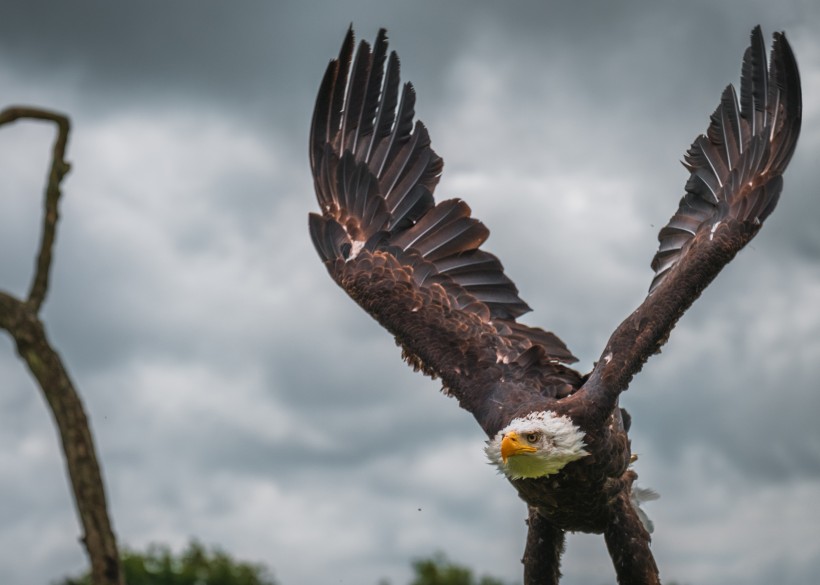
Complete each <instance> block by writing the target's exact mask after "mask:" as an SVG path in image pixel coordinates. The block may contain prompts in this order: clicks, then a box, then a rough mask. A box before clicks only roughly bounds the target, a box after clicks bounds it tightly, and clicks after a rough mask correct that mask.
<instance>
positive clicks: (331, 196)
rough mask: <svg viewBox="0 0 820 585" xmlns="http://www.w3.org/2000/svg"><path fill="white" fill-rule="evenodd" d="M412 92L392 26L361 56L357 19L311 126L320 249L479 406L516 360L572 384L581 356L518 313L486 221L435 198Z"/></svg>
mask: <svg viewBox="0 0 820 585" xmlns="http://www.w3.org/2000/svg"><path fill="white" fill-rule="evenodd" d="M414 102H415V92H414V90H413V87H412V85H410V84H409V83H408V84H405V85H404V86H403V87H401V90H400V84H399V60H398V57H397V56H396V54H395V52H391V53H390V55H389V56H388V54H387V36H386V33H385V31H384V30H381V31H380V32H379V34H378V37H377V38H376V42H375V44H374V45H373V48H372V50H371V47H370V45H369V44H368V43H367V42H365V41H362V42H360V43H359V46H358V49H357V50H356V51H355V55H354V40H353V31H352V30H350V31H349V32H348V34H347V37H346V38H345V40H344V43H343V45H342V49H341V51H340V53H339V57H338V59H336V60H334V61H331V63H330V65H329V66H328V68H327V72H326V73H325V76H324V79H323V81H322V85H321V88H320V89H319V95H318V97H317V99H316V109H315V111H314V116H313V123H312V127H311V132H310V163H311V169H312V171H313V177H314V181H315V188H316V196H317V199H318V201H319V205H320V207H321V211H322V213H321V215H318V214H311V215H310V234H311V237H312V239H313V243H314V245H315V246H316V249H317V251H318V252H319V256H320V257H321V258H322V260H323V261H324V263H325V266H326V267H327V269H328V271H329V272H330V275H331V276H332V277H333V279H334V280H335V281H336V282H337V283H338V284H339V286H341V287H342V288H343V289H345V291H347V293H348V294H349V295H350V296H351V297H352V298H353V299H354V300H355V301H356V302H357V303H359V305H361V306H362V307H363V308H364V309H365V310H366V311H367V312H368V313H370V314H371V315H372V316H373V317H374V318H376V319H377V320H378V321H379V322H380V323H381V324H382V325H383V326H384V327H385V328H386V329H388V330H389V331H390V332H391V333H392V334H393V335H395V337H396V340H397V341H398V342H399V344H400V345H401V346H402V347H403V349H404V356H405V358H406V359H407V361H408V362H409V363H410V364H411V365H413V366H414V367H415V368H416V369H421V370H423V371H424V372H425V373H427V374H430V375H433V376H439V377H441V378H442V380H443V382H444V384H445V386H446V388H447V389H448V390H449V391H450V392H451V393H453V394H454V395H455V396H456V397H457V398H458V399H459V401H460V403H461V404H462V406H464V407H465V408H467V409H468V410H471V411H472V412H473V413H474V414H475V413H476V410H477V409H478V408H480V407H481V404H478V402H480V400H481V398H480V397H478V396H476V395H474V394H475V393H476V392H477V390H476V389H477V388H482V387H483V388H486V387H487V386H488V384H490V383H491V382H492V380H493V379H498V378H499V377H500V376H501V375H502V370H503V369H504V368H505V367H507V366H510V365H512V366H516V367H518V366H521V367H523V369H529V370H533V371H535V370H538V371H539V372H540V375H542V376H547V377H548V378H551V381H552V382H553V385H552V386H550V385H549V384H547V385H546V386H547V387H548V390H547V392H548V393H549V392H553V393H554V394H555V395H560V394H561V393H567V392H569V391H572V390H574V389H575V387H577V386H578V385H580V384H579V380H580V378H579V376H578V374H577V373H576V372H574V371H573V370H570V369H568V368H566V367H564V366H562V365H560V363H559V362H565V363H569V362H572V361H575V358H574V357H573V356H572V354H571V353H570V352H569V351H568V350H567V348H566V346H565V345H564V344H563V343H562V342H561V341H560V340H559V339H558V338H557V337H556V336H555V335H553V334H552V333H548V332H546V331H543V330H541V329H536V328H531V327H527V326H525V325H522V324H520V323H516V322H515V319H516V318H517V317H519V316H520V315H522V314H523V313H525V312H527V311H529V310H530V309H529V307H528V306H527V304H526V303H525V302H524V301H522V300H521V298H520V297H519V296H518V290H517V289H516V287H515V285H514V284H513V282H512V281H511V280H510V279H509V278H508V277H507V276H506V275H505V274H504V271H503V268H502V266H501V263H500V262H499V261H498V259H497V258H496V257H495V256H493V255H492V254H489V253H487V252H485V251H483V250H481V249H479V247H480V246H481V244H482V243H483V242H484V241H485V240H486V239H487V237H488V235H489V230H488V229H487V228H486V227H485V226H484V225H483V224H482V223H481V222H480V221H478V220H476V219H474V218H472V217H470V208H469V207H468V206H467V204H466V203H464V202H463V201H460V200H458V199H450V200H447V201H442V202H440V203H438V204H436V203H435V201H434V199H433V190H434V188H435V186H436V184H437V183H438V179H439V175H440V174H441V169H442V160H441V158H439V157H438V155H436V153H435V152H434V151H433V149H432V148H431V147H430V138H429V136H428V134H427V129H426V128H425V126H424V125H423V124H422V123H421V122H419V121H416V122H415V123H414V122H413V116H414V110H413V107H414ZM534 365H537V368H534V367H532V366H534ZM549 388H553V390H549Z"/></svg>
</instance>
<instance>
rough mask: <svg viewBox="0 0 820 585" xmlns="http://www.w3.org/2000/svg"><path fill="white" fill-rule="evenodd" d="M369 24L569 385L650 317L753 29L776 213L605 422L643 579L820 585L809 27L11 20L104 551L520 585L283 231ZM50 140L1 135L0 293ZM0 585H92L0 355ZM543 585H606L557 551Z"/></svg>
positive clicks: (469, 9) (400, 369)
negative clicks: (194, 552) (765, 59)
mask: <svg viewBox="0 0 820 585" xmlns="http://www.w3.org/2000/svg"><path fill="white" fill-rule="evenodd" d="M351 22H352V23H353V24H354V27H355V29H356V32H357V35H358V36H360V37H365V38H368V39H372V38H374V37H375V34H376V31H377V29H378V28H379V27H382V26H383V27H386V28H387V29H388V32H389V36H390V39H391V48H393V49H396V50H397V51H398V53H399V55H400V56H401V59H402V77H403V79H404V80H406V81H412V82H413V83H414V85H415V87H416V90H417V92H418V104H417V113H418V117H419V118H420V119H422V120H423V121H424V122H425V123H426V124H427V126H428V127H429V129H430V133H431V137H432V140H433V146H434V148H435V149H436V151H437V152H438V153H439V154H440V155H441V156H442V157H443V158H444V160H445V168H444V174H443V176H442V179H441V182H440V184H439V186H438V188H437V191H436V195H437V197H438V198H439V199H443V198H450V197H461V198H464V199H465V200H466V201H468V202H469V204H470V206H471V207H472V209H473V214H474V216H476V217H478V218H480V219H481V220H482V221H484V222H485V223H486V224H487V226H488V227H489V228H490V229H491V230H492V236H491V237H490V239H489V241H488V242H487V244H486V245H485V248H486V249H488V250H490V251H492V252H493V253H495V254H496V255H498V256H499V257H500V258H501V260H502V261H503V262H504V265H505V268H506V272H507V274H508V275H510V276H511V277H512V278H513V279H514V280H515V282H516V284H517V285H518V287H519V289H520V291H521V295H522V297H523V298H524V299H525V300H526V301H527V302H528V303H529V304H530V305H531V306H532V307H533V308H534V311H533V313H531V314H529V315H527V316H526V317H525V319H524V320H525V321H526V322H527V323H531V324H535V325H539V326H542V327H544V328H546V329H550V330H552V331H555V332H556V333H557V334H558V335H559V336H560V337H561V338H562V339H563V340H564V341H565V342H566V343H567V345H568V346H569V347H570V349H571V350H572V351H573V353H575V354H576V355H578V356H579V358H580V359H581V361H580V364H579V365H578V367H579V369H580V370H583V371H586V370H588V369H589V368H590V367H591V366H592V363H593V361H594V360H596V359H597V358H598V355H599V353H600V351H601V349H602V348H603V347H604V344H605V342H606V339H607V337H608V335H609V334H610V333H611V332H612V330H613V329H614V328H615V327H616V326H617V324H618V323H619V322H620V321H621V320H622V319H623V318H624V317H626V316H627V315H628V314H629V312H630V311H632V310H633V309H634V308H635V307H636V306H637V305H638V303H640V301H641V300H642V298H643V296H644V295H645V294H646V290H647V288H648V285H649V282H650V280H651V271H650V270H649V266H648V264H649V261H650V259H651V258H652V256H653V254H654V252H655V250H656V247H657V232H658V230H659V228H660V227H661V226H662V225H664V224H665V222H666V221H667V220H668V219H669V217H670V215H671V214H672V213H673V211H674V210H675V209H676V206H677V202H678V199H679V198H680V196H681V195H682V194H683V185H684V182H685V180H686V171H685V169H683V168H682V167H681V165H680V164H679V161H680V159H681V158H682V156H683V153H684V152H685V150H686V148H687V147H688V146H689V144H690V143H691V141H692V139H693V138H694V137H695V136H696V135H697V134H699V133H701V132H703V131H704V130H705V129H706V126H707V124H708V116H709V114H710V113H711V112H712V111H713V110H714V108H715V106H716V105H717V103H718V99H719V96H720V92H721V91H722V90H723V88H724V87H725V86H726V84H728V83H735V84H737V83H738V80H739V74H740V62H741V58H742V55H743V51H744V49H745V47H746V46H747V43H748V39H749V32H750V31H751V29H752V27H753V26H754V25H756V24H761V25H762V27H763V29H764V32H765V33H766V35H767V38H768V35H770V34H771V33H772V32H773V31H775V30H784V31H786V34H787V36H788V39H789V41H790V42H791V44H792V47H793V48H794V51H795V53H796V56H797V59H798V63H799V65H800V68H801V74H802V79H803V91H804V98H803V102H804V120H803V131H802V135H801V139H800V143H799V144H798V148H797V151H796V153H795V156H794V158H793V160H792V163H791V166H790V168H789V169H788V171H787V172H786V174H785V187H784V191H783V195H782V198H781V201H780V204H779V206H778V208H777V210H776V212H775V213H774V214H773V215H772V216H771V217H770V218H769V219H768V220H767V222H766V225H765V227H764V229H763V230H762V231H761V233H760V235H759V236H758V237H757V238H756V239H755V240H754V241H753V242H752V243H751V244H750V246H748V247H747V249H745V250H744V251H743V252H742V253H741V254H739V255H738V257H737V258H736V259H735V261H734V262H732V264H730V265H729V266H728V267H727V268H726V269H725V270H724V272H723V273H722V274H721V275H720V277H719V278H718V279H717V281H716V282H715V283H714V284H713V285H712V286H710V287H709V289H708V290H707V291H706V292H705V293H704V295H703V296H702V298H701V299H699V300H698V302H697V303H696V304H695V306H694V307H693V308H692V309H691V310H690V311H689V312H688V313H687V314H686V316H685V317H684V318H683V319H682V320H681V322H680V323H679V325H678V326H677V327H676V329H675V330H674V331H673V333H672V336H671V338H670V341H669V343H668V344H667V345H666V346H665V347H664V350H663V353H662V354H661V355H659V356H656V357H653V358H652V359H651V360H650V361H649V362H648V364H647V366H646V367H645V368H644V371H643V372H641V374H640V375H639V376H637V377H636V379H635V380H634V382H633V384H632V387H631V388H630V390H629V391H628V392H627V393H626V394H625V395H624V396H623V399H622V403H623V405H624V406H626V407H627V408H628V409H629V410H630V412H631V413H632V415H633V431H632V435H633V449H634V451H636V452H637V453H638V454H639V456H640V459H639V461H638V463H637V467H636V469H637V471H638V473H639V474H640V477H641V479H640V482H641V484H642V485H646V486H651V487H652V488H654V489H656V490H657V491H659V492H660V493H661V495H662V498H661V499H660V500H659V501H658V502H652V503H651V504H649V506H648V512H649V514H650V515H651V516H652V518H653V520H654V521H655V526H656V531H655V534H654V536H653V550H654V552H655V554H656V557H657V560H658V564H659V566H660V568H661V574H662V575H663V576H664V577H665V579H667V580H676V581H678V582H681V583H691V584H697V585H709V584H718V583H720V584H729V585H731V584H740V583H744V584H752V585H756V584H760V585H762V584H764V583H770V582H773V581H777V582H778V583H784V584H793V585H804V584H805V583H808V582H811V581H812V579H813V578H814V577H815V576H816V575H817V574H818V572H820V513H818V512H817V511H816V502H817V499H818V496H820V426H818V425H817V423H816V418H817V414H818V412H820V392H818V391H817V386H818V382H817V381H818V380H819V379H820V231H819V230H818V229H817V225H816V224H817V218H818V217H820V199H818V197H817V185H818V184H820V167H818V165H817V153H818V151H819V150H820V105H818V104H820V41H819V40H818V38H817V34H816V30H817V27H818V25H820V8H818V7H816V6H814V5H813V4H811V3H808V2H801V1H800V0H793V1H787V2H780V3H777V5H775V3H773V2H741V1H740V0H736V1H735V0H732V1H727V2H721V3H713V2H705V1H704V2H694V3H686V5H684V4H683V3H670V2H667V3H646V2H638V1H634V2H618V3H614V2H589V3H566V2H564V3H558V2H554V3H553V2H549V3H547V2H534V1H521V2H515V3H498V2H473V1H470V2H468V1H466V0H464V1H459V2H448V3H446V4H445V3H439V2H432V1H429V2H414V3H400V4H399V3H397V4H396V5H395V6H388V5H387V3H384V2H375V1H358V2H328V3H326V4H324V5H320V4H318V3H317V4H308V3H305V2H295V1H294V2H276V3H269V2H243V3H241V4H228V3H222V2H192V1H184V2H173V3H166V2H141V3H132V4H129V5H114V4H101V3H91V2H79V3H78V2H74V3H70V4H69V3H51V2H43V1H34V2H26V3H15V4H14V6H9V7H4V14H3V18H2V19H0V104H2V105H3V106H5V105H11V104H31V105H39V106H43V107H47V108H52V109H57V110H61V111H63V112H65V113H67V114H68V115H69V116H70V117H71V119H72V124H73V126H72V136H71V139H70V144H69V150H68V157H69V159H70V160H71V162H72V163H73V167H72V171H71V173H70V174H69V175H68V176H67V178H66V181H65V183H64V199H63V201H62V204H61V205H62V207H61V213H62V219H61V222H60V225H59V233H58V241H57V247H56V257H55V261H54V265H53V278H52V284H51V288H50V292H49V296H48V299H47V301H46V305H45V314H44V317H45V321H46V326H47V328H48V331H49V334H50V337H51V338H52V340H53V342H54V345H55V346H56V348H57V350H58V351H59V352H60V353H61V355H62V357H63V358H64V360H65V361H66V363H67V364H68V367H69V370H70V372H71V375H72V377H73V378H74V380H75V382H76V384H77V386H78V388H79V390H80V392H81V394H82V396H83V399H84V401H85V404H86V407H87V409H88V411H89V414H90V419H91V423H92V425H93V431H94V434H95V437H96V439H97V442H98V448H99V451H100V455H101V460H102V463H103V466H104V469H103V471H104V474H105V478H106V483H107V487H108V490H109V496H110V506H111V512H112V515H113V519H114V523H115V530H116V532H117V534H118V537H119V539H120V541H121V542H122V543H124V544H126V545H128V546H131V547H142V546H144V545H146V544H147V543H149V542H152V541H158V542H165V543H170V544H172V545H173V546H175V547H180V546H182V545H183V544H184V543H185V542H186V541H187V540H188V538H189V537H191V536H196V537H198V538H200V539H202V540H203V541H204V542H206V543H214V544H219V545H221V546H222V547H224V548H225V549H226V550H228V551H230V552H231V553H232V554H235V555H236V556H238V557H241V558H246V559H251V560H255V561H261V562H265V563H266V564H268V565H269V566H270V567H271V568H272V569H273V571H274V573H275V575H276V576H277V577H278V578H279V579H280V580H281V581H282V583H283V584H284V585H289V584H302V583H328V582H337V581H339V580H341V581H342V582H346V583H357V584H367V583H372V584H374V583H376V582H377V581H378V579H380V578H389V579H391V581H392V582H393V583H396V584H398V583H401V582H403V580H406V579H407V577H408V574H409V569H408V561H409V560H410V559H411V558H414V557H418V556H422V555H428V554H430V553H432V552H433V551H435V550H439V549H440V550H444V551H446V552H447V553H448V554H449V555H450V556H451V557H452V558H453V559H455V560H457V561H459V562H462V563H464V564H467V565H470V566H472V567H474V568H476V569H477V570H478V571H479V572H487V573H491V574H494V575H497V576H500V577H503V578H506V579H508V580H510V581H514V580H517V579H520V570H521V565H520V562H519V558H520V556H521V552H522V550H523V543H524V536H525V526H524V522H523V520H524V516H525V510H524V505H523V503H521V502H520V501H518V500H517V498H516V497H515V494H514V492H513V490H512V489H511V488H510V487H509V485H508V484H507V483H506V481H505V480H504V479H503V478H502V477H500V476H498V475H497V474H495V473H494V471H493V470H492V468H490V467H489V466H488V465H486V464H485V459H484V456H483V452H482V447H483V441H484V437H483V435H482V433H481V431H480V429H479V428H478V426H477V425H475V423H474V422H473V420H472V419H471V417H470V416H469V415H468V414H467V413H465V412H463V411H461V410H459V408H458V405H457V404H456V403H455V401H453V400H451V399H448V398H447V397H445V396H443V395H442V394H441V393H440V392H438V388H439V385H438V384H437V383H436V382H433V381H430V380H429V379H426V378H423V377H421V376H420V375H419V374H414V373H413V372H412V371H411V370H410V369H409V368H407V367H406V366H405V365H404V364H403V363H402V361H401V359H400V350H399V348H397V347H396V346H395V344H394V342H393V340H392V339H391V337H390V336H389V335H388V334H387V333H386V332H385V331H384V330H382V329H381V328H380V327H379V326H378V324H376V323H375V322H374V321H373V320H372V319H370V317H368V316H367V315H366V314H364V313H363V312H362V311H361V310H360V309H359V308H358V307H356V305H355V304H354V303H352V302H351V301H350V300H349V299H348V298H347V297H346V296H345V294H344V293H343V292H342V291H341V290H340V289H338V288H337V287H335V285H334V284H333V283H332V282H331V281H330V279H328V277H327V275H326V274H325V271H324V269H323V267H322V266H321V264H320V263H319V262H318V260H317V258H316V253H315V251H314V250H313V249H312V245H311V243H310V239H309V237H308V234H307V217H306V216H307V213H308V212H309V211H312V210H314V209H315V208H316V204H315V199H314V196H313V185H312V179H311V177H310V173H309V168H308V162H307V132H308V127H309V122H310V116H311V111H312V107H313V100H314V98H315V92H316V90H317V88H318V85H319V81H320V79H321V76H322V74H323V72H324V69H325V67H326V65H327V62H328V60H329V59H331V58H332V57H334V56H335V55H336V53H337V51H338V47H339V44H340V43H341V41H342V38H343V36H344V34H345V31H346V29H347V27H348V26H349V25H350V23H351ZM51 137H52V130H51V128H49V127H47V126H43V125H40V124H36V123H25V124H16V125H15V126H12V127H4V128H3V129H2V130H0V287H2V289H3V290H7V291H9V292H12V293H14V294H18V295H22V294H23V293H24V291H25V290H26V287H27V285H28V279H29V278H30V273H31V269H32V266H33V260H34V253H35V249H36V241H37V236H38V230H39V214H40V197H41V193H42V185H43V180H44V177H45V172H46V168H47V164H48V154H49V149H50V141H51ZM0 390H2V391H0V463H2V465H3V469H4V473H3V474H2V475H1V476H0V581H2V582H3V583H10V584H13V583H28V582H39V583H47V582H49V581H50V580H54V579H57V578H58V577H60V576H62V575H65V574H67V573H70V572H79V571H80V570H81V569H82V567H83V566H84V563H85V558H84V554H83V551H82V549H81V547H80V546H79V544H78V542H77V538H78V536H79V527H78V523H77V520H76V517H75V512H74V509H73V503H72V501H71V498H70V494H69V488H68V485H67V481H66V478H65V473H64V469H63V462H62V456H61V453H60V450H59V446H58V440H57V437H56V432H55V430H54V428H53V425H52V422H51V420H50V416H49V414H48V412H47V410H46V408H45V405H44V403H43V400H42V399H41V398H40V396H38V389H37V387H36V386H35V384H34V383H33V381H32V380H31V379H30V377H29V376H28V374H27V371H26V370H25V368H24V365H23V364H22V363H21V362H20V361H19V360H18V359H17V357H16V354H15V351H14V348H13V345H12V343H11V342H10V340H9V339H8V337H7V336H5V337H2V338H0ZM564 573H565V575H566V578H565V581H566V583H568V584H569V585H573V584H575V585H581V584H590V583H604V582H612V581H613V579H614V577H613V572H612V569H611V565H610V563H609V560H608V558H607V556H606V551H605V548H604V545H603V539H602V538H600V537H590V536H573V537H571V538H570V540H569V543H568V550H567V554H566V555H565V560H564Z"/></svg>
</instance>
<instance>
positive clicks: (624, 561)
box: [604, 491, 661, 585]
mask: <svg viewBox="0 0 820 585" xmlns="http://www.w3.org/2000/svg"><path fill="white" fill-rule="evenodd" d="M611 512H612V515H611V517H610V521H609V523H608V524H607V527H606V529H605V530H604V539H605V540H606V547H607V549H608V550H609V556H610V557H611V558H612V564H613V565H615V573H616V574H617V576H618V583H620V584H621V585H660V582H661V580H660V575H659V574H658V566H657V565H656V564H655V558H654V557H653V556H652V551H650V550H649V542H650V541H651V537H650V536H649V532H647V531H646V528H644V526H643V524H642V523H641V520H640V518H639V517H638V513H637V512H636V511H635V508H634V507H633V505H632V503H631V502H630V501H629V496H628V494H627V493H626V491H622V492H620V493H619V494H618V496H617V497H616V498H615V500H614V501H613V503H612V507H611Z"/></svg>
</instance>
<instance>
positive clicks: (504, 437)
mask: <svg viewBox="0 0 820 585" xmlns="http://www.w3.org/2000/svg"><path fill="white" fill-rule="evenodd" d="M585 446H586V445H585V444H584V433H583V432H582V431H581V429H580V428H578V426H577V425H575V423H573V422H572V419H570V418H569V417H568V416H564V415H557V414H555V413H554V412H551V411H549V410H544V411H539V412H532V413H530V414H528V415H527V416H524V417H521V418H515V419H513V420H512V422H510V424H508V425H507V426H506V427H504V428H503V429H501V430H500V431H498V433H497V434H496V435H495V437H493V438H492V439H490V440H489V441H487V447H486V448H485V449H484V452H485V453H486V454H487V457H488V458H489V459H490V462H491V463H493V464H494V465H496V466H497V467H498V469H499V471H500V472H501V473H503V474H504V475H506V476H507V477H508V478H510V479H522V478H534V477H544V476H547V475H552V474H554V473H558V472H559V471H561V469H563V467H564V466H565V465H566V464H567V463H570V462H571V461H576V460H578V459H581V458H582V457H585V456H586V455H589V453H588V452H587V451H585V450H584V447H585Z"/></svg>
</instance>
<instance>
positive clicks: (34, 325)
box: [0, 107, 125, 585]
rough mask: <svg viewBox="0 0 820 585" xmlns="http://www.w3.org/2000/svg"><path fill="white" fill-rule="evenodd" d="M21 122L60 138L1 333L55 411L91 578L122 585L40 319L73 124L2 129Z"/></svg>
mask: <svg viewBox="0 0 820 585" xmlns="http://www.w3.org/2000/svg"><path fill="white" fill-rule="evenodd" d="M19 119H35V120H46V121H50V122H54V123H55V124H56V126H57V138H56V140H55V142H54V149H53V154H52V161H51V170H50V172H49V176H48V184H47V186H46V192H45V202H44V213H43V232H42V238H41V241H40V251H39V253H38V256H37V263H36V265H35V272H34V277H33V279H32V282H31V289H30V291H29V295H28V299H27V300H26V301H21V300H18V299H16V298H14V297H13V296H11V295H9V294H7V293H5V292H3V291H0V328H2V329H5V330H6V331H8V332H9V334H10V335H11V337H12V338H13V339H14V342H15V344H16V346H17V352H18V353H19V354H20V356H21V357H22V358H23V359H24V360H25V361H26V363H27V364H28V367H29V369H30V370H31V373H32V374H33V375H34V377H35V379H36V380H37V382H38V383H39V385H40V388H41V389H42V391H43V395H44V396H45V399H46V402H47V403H48V405H49V407H50V408H51V413H52V415H53V416H54V421H55V423H56V424H57V428H58V430H59V433H60V439H61V440H62V445H63V452H64V454H65V459H66V466H67V468H68V475H69V477H70V480H71V487H72V489H73V491H74V501H75V503H76V506H77V513H78V514H79V516H80V521H81V522H82V525H83V530H84V531H85V535H84V536H83V538H82V540H83V543H84V545H85V548H86V550H87V552H88V556H89V559H90V560H91V578H92V581H93V582H94V583H95V584H97V585H124V583H125V581H124V579H123V576H122V571H121V569H120V561H119V553H118V551H117V541H116V537H115V535H114V531H113V529H112V527H111V521H110V519H109V517H108V505H107V503H106V497H105V488H104V486H103V481H102V473H101V471H100V466H99V463H98V462H97V455H96V449H95V448H94V439H93V437H92V435H91V428H90V425H89V422H88V418H87V417H86V414H85V410H84V409H83V404H82V401H81V400H80V396H79V394H78V393H77V391H76V390H75V388H74V385H73V384H72V382H71V379H70V377H69V375H68V372H67V371H66V369H65V367H64V365H63V363H62V360H61V359H60V356H59V355H58V354H57V352H56V351H54V349H53V348H52V347H51V344H50V343H49V341H48V338H47V336H46V332H45V328H44V326H43V323H42V322H41V321H40V318H39V311H40V307H41V306H42V304H43V301H44V299H45V296H46V292H47V291H48V275H49V269H50V267H51V258H52V248H53V246H54V240H55V235H56V231H57V220H58V202H59V199H60V184H61V182H62V180H63V177H64V176H65V174H66V173H67V172H68V170H69V168H70V167H69V165H68V163H66V161H65V149H66V144H67V142H68V132H69V128H70V124H69V121H68V118H67V117H66V116H63V115H62V114H57V113H54V112H49V111H46V110H39V109H35V108H29V107H14V108H8V109H6V110H3V111H2V112H0V126H2V125H3V124H8V123H10V122H14V121H16V120H19Z"/></svg>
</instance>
